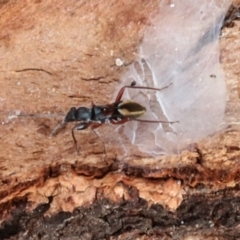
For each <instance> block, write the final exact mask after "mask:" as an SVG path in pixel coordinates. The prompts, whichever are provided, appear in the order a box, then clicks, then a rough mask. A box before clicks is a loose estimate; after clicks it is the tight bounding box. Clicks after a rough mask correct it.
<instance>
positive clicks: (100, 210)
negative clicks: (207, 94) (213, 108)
mask: <svg viewBox="0 0 240 240" xmlns="http://www.w3.org/2000/svg"><path fill="white" fill-rule="evenodd" d="M158 4H159V1H157V0H153V1H144V0H141V1H139V0H133V1H131V2H128V1H118V0H113V1H111V4H110V3H109V1H104V0H102V1H95V0H91V1H88V2H86V1H81V0H80V1H75V0H74V1H63V0H60V1H50V2H49V1H25V0H23V1H19V0H18V1H12V0H9V1H2V2H1V3H0V13H1V14H0V29H1V31H0V41H1V71H0V76H1V80H0V85H1V89H2V90H1V99H0V111H1V115H0V118H1V122H2V125H1V126H0V128H1V133H2V134H1V137H0V138H1V151H0V159H1V161H0V168H1V175H0V180H1V185H0V211H1V227H0V239H84V240H86V239H190V238H193V239H203V238H204V239H237V238H240V228H239V227H240V192H239V182H240V167H239V166H240V144H239V142H240V132H239V116H240V115H239V114H240V103H239V96H240V78H239V76H240V75H239V49H240V41H239V28H240V24H239V21H234V26H232V27H231V28H223V30H222V31H223V35H222V36H221V37H220V45H221V56H220V57H221V61H222V65H223V68H224V71H225V73H226V81H227V87H228V89H229V99H228V103H227V109H226V116H230V117H229V119H230V120H231V121H230V123H229V126H228V128H227V129H225V130H223V131H222V132H220V133H216V134H215V135H213V136H210V137H208V138H206V139H204V140H202V141H200V142H198V143H197V144H196V145H195V146H194V148H193V150H185V151H183V152H182V153H181V154H179V155H172V156H159V157H156V158H150V157H147V156H146V155H143V154H141V153H139V152H137V153H136V154H132V155H131V156H130V157H129V158H128V159H127V160H125V159H122V158H121V151H119V150H118V144H119V143H118V142H117V141H112V142H111V144H110V143H106V150H105V151H104V148H105V147H103V142H102V141H100V140H99V138H97V137H96V136H95V135H94V134H92V132H91V131H85V132H81V134H77V139H78V144H79V145H80V146H81V153H80V154H77V153H76V150H75V148H74V144H73V142H72V137H71V127H72V126H73V125H71V126H70V125H69V126H67V127H65V128H64V129H63V130H61V132H60V133H59V134H57V135H56V136H55V137H54V138H49V135H50V133H51V131H52V130H53V129H54V127H55V126H56V125H57V124H58V123H59V122H60V121H61V120H62V118H63V115H64V114H66V113H67V111H68V110H69V109H70V108H71V107H72V106H76V107H77V106H86V107H91V102H92V101H93V102H95V103H99V104H102V103H103V104H105V103H110V102H111V101H112V97H113V94H114V90H115V89H116V88H117V86H118V84H119V77H120V75H121V74H122V73H123V72H124V71H125V69H126V67H127V66H128V65H129V64H130V63H131V62H133V61H134V57H135V53H136V51H137V50H136V49H137V46H138V45H139V43H140V42H141V39H142V36H143V30H144V27H146V25H148V24H150V20H149V16H151V15H153V14H154V13H155V11H156V8H157V6H158ZM234 4H235V5H234V6H236V7H239V5H238V4H239V2H238V1H235V2H234ZM238 11H239V8H238ZM117 58H119V59H123V60H124V65H123V66H118V64H116V59H117ZM20 112H21V113H20ZM19 113H20V115H19ZM101 131H102V134H103V133H104V134H105V135H108V134H109V133H111V132H112V133H113V131H114V126H103V127H102V130H101ZM111 137H112V138H114V136H111ZM134 151H135V150H134Z"/></svg>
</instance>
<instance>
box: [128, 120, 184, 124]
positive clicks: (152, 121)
mask: <svg viewBox="0 0 240 240" xmlns="http://www.w3.org/2000/svg"><path fill="white" fill-rule="evenodd" d="M133 121H137V122H145V123H169V124H173V123H179V121H174V122H169V121H158V120H156V121H154V120H144V119H133Z"/></svg>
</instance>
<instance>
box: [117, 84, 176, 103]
mask: <svg viewBox="0 0 240 240" xmlns="http://www.w3.org/2000/svg"><path fill="white" fill-rule="evenodd" d="M135 85H136V82H135V81H133V82H132V83H131V85H130V86H124V87H122V88H121V89H120V91H119V92H118V95H117V97H116V100H115V102H120V101H121V98H122V95H123V93H124V91H125V89H126V88H138V89H148V90H155V91H161V90H163V89H166V88H168V87H169V86H170V85H172V83H170V84H169V85H167V86H165V87H163V88H153V87H143V86H135Z"/></svg>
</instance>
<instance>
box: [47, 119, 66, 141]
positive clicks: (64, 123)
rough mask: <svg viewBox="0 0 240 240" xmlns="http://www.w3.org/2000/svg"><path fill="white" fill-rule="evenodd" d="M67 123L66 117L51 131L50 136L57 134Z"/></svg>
mask: <svg viewBox="0 0 240 240" xmlns="http://www.w3.org/2000/svg"><path fill="white" fill-rule="evenodd" d="M65 125H67V122H66V121H65V119H63V120H62V122H60V123H59V124H58V125H57V126H56V127H55V128H54V129H53V131H52V132H51V134H50V137H52V136H54V135H55V134H56V132H57V131H58V130H59V129H60V128H62V127H63V126H65Z"/></svg>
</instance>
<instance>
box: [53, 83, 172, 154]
mask: <svg viewBox="0 0 240 240" xmlns="http://www.w3.org/2000/svg"><path fill="white" fill-rule="evenodd" d="M170 85H171V84H170ZM170 85H168V86H166V87H163V88H152V87H143V86H136V82H135V81H133V82H132V83H131V85H130V86H123V87H122V88H121V89H120V91H119V92H118V95H117V97H116V99H115V102H114V103H111V104H107V105H95V104H93V103H92V107H91V108H86V107H79V108H75V107H72V108H71V109H70V110H69V112H68V113H67V115H66V117H65V118H64V120H63V121H62V122H61V123H60V124H59V125H57V127H55V129H54V130H53V131H52V133H51V135H50V136H53V135H55V134H56V132H57V131H58V130H59V129H60V128H62V127H63V126H64V125H66V124H67V123H69V122H79V123H77V124H76V125H75V126H74V127H73V128H72V138H73V141H74V145H75V148H76V150H77V152H79V147H78V144H77V140H76V137H75V134H74V131H75V130H84V129H86V128H88V127H91V129H92V130H93V131H94V129H96V128H98V127H100V126H101V125H102V124H104V123H112V124H123V123H126V122H128V121H131V120H134V121H139V122H147V123H169V124H172V123H176V122H168V121H159V120H157V121H154V120H143V119H138V118H139V117H140V116H142V115H144V113H145V112H146V108H145V107H144V106H142V105H140V104H139V103H137V102H134V101H132V100H122V96H123V93H124V91H125V89H126V88H134V89H148V90H156V91H160V90H163V89H166V88H168V87H169V86H170ZM94 133H95V134H96V132H95V131H94ZM96 135H97V134H96ZM97 136H98V135H97Z"/></svg>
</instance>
